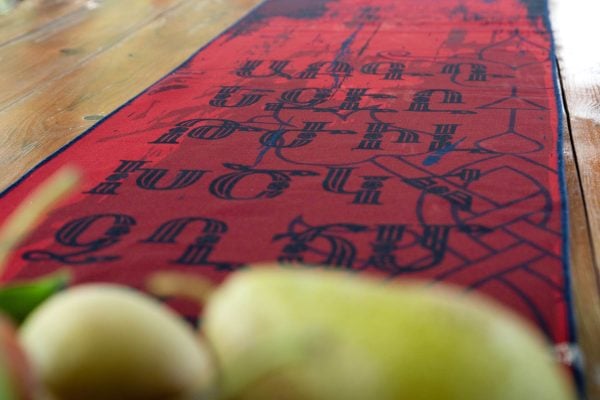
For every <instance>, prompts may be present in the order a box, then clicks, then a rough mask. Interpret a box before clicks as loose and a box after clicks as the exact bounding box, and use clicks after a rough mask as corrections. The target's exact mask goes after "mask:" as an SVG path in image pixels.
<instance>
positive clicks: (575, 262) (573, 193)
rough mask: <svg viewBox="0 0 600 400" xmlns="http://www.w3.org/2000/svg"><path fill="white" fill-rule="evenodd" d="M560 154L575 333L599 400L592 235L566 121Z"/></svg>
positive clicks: (599, 318)
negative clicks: (563, 169)
mask: <svg viewBox="0 0 600 400" xmlns="http://www.w3.org/2000/svg"><path fill="white" fill-rule="evenodd" d="M564 139H565V141H564V147H563V157H564V163H565V177H566V181H567V195H568V198H569V222H570V223H569V238H570V261H571V279H572V284H571V286H572V288H573V301H574V304H575V321H576V326H577V336H578V340H579V343H580V346H581V354H582V355H583V362H584V368H585V381H586V386H587V395H588V398H589V399H600V379H599V378H600V341H598V337H599V336H600V296H599V292H598V276H597V274H596V268H595V265H594V258H593V252H592V245H591V236H590V232H589V229H588V222H587V215H586V212H585V207H584V203H583V196H582V193H581V186H580V181H579V176H578V172H577V165H576V161H575V157H574V154H573V147H572V142H571V136H570V133H569V130H568V125H567V124H566V121H565V129H564Z"/></svg>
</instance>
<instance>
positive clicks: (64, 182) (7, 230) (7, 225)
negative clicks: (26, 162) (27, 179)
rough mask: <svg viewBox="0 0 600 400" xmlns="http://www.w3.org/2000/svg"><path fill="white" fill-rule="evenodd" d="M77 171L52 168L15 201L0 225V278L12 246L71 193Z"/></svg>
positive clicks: (75, 182) (76, 180) (27, 234)
mask: <svg viewBox="0 0 600 400" xmlns="http://www.w3.org/2000/svg"><path fill="white" fill-rule="evenodd" d="M80 176H81V175H80V173H79V171H78V170H76V169H75V168H73V167H70V166H66V167H63V168H61V169H60V170H58V171H57V172H55V173H54V174H53V175H52V176H51V177H50V178H48V179H47V180H46V181H44V182H43V183H42V184H41V185H40V186H39V187H37V188H36V189H35V190H34V191H33V192H32V193H31V194H29V196H27V197H26V198H25V200H23V201H22V202H21V204H19V206H18V207H17V208H16V210H15V211H13V213H12V214H11V215H10V216H9V217H8V219H7V220H6V221H5V222H4V223H3V224H2V226H1V227H0V280H4V279H3V278H5V276H4V272H5V269H6V264H7V262H8V259H9V257H10V255H11V253H12V252H13V251H14V249H15V248H16V247H17V246H18V245H19V244H21V243H22V242H23V241H24V240H25V239H26V238H27V237H28V236H29V235H30V234H31V232H32V231H33V230H34V229H35V228H36V227H37V226H38V225H39V223H40V222H41V220H42V219H43V218H44V217H45V216H46V215H47V214H48V213H49V212H50V211H51V210H52V209H53V208H55V207H56V206H57V204H58V203H59V202H60V201H61V200H63V199H64V198H66V197H67V196H68V195H69V194H71V193H72V192H73V191H74V189H75V188H76V187H77V186H78V184H79V182H80Z"/></svg>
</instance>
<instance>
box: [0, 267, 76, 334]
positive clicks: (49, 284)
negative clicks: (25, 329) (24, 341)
mask: <svg viewBox="0 0 600 400" xmlns="http://www.w3.org/2000/svg"><path fill="white" fill-rule="evenodd" d="M70 281H71V274H70V273H69V272H67V271H61V272H58V273H54V274H52V275H48V276H45V277H42V278H39V279H36V280H33V281H28V282H19V283H14V284H9V285H6V286H2V287H0V311H2V312H4V313H5V314H6V315H8V316H9V317H11V318H12V319H13V321H14V322H16V323H18V324H20V323H21V322H23V320H25V318H26V317H27V316H28V315H29V313H31V312H32V311H33V310H34V309H35V308H36V307H37V306H39V305H40V304H41V303H43V302H44V301H45V300H46V299H47V298H49V297H50V296H52V295H53V294H55V293H57V292H59V291H60V290H62V289H64V288H66V287H67V286H68V284H69V282H70Z"/></svg>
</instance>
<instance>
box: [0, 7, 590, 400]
mask: <svg viewBox="0 0 600 400" xmlns="http://www.w3.org/2000/svg"><path fill="white" fill-rule="evenodd" d="M258 2H259V0H128V1H127V6H126V7H125V6H124V3H123V2H122V1H121V0H27V1H25V2H23V3H22V4H21V5H20V6H19V7H18V8H17V9H16V10H14V11H13V12H12V13H11V14H10V15H9V16H2V17H0V88H1V90H0V132H1V133H0V170H1V171H2V174H0V190H2V189H3V188H5V187H7V186H8V185H9V184H10V183H12V182H14V181H15V180H16V179H18V178H19V177H20V176H21V175H23V174H24V173H25V172H26V171H27V170H29V169H30V168H31V167H33V166H34V165H35V164H37V163H38V162H39V161H40V160H41V159H43V158H45V157H46V156H48V155H49V154H51V153H53V152H54V151H55V150H56V149H58V148H60V147H61V146H63V145H64V144H65V143H67V142H69V141H70V140H72V139H73V138H75V137H76V136H78V135H79V134H80V133H81V132H82V131H84V130H85V129H86V128H88V127H90V126H92V125H93V124H94V123H95V122H96V121H98V120H99V119H101V118H102V117H103V116H105V115H107V114H108V113H110V112H111V111H112V110H113V109H115V108H117V107H118V106H119V105H121V104H122V103H124V102H125V101H127V100H128V99H130V98H131V97H133V96H134V95H135V94H137V93H139V92H140V91H142V90H143V89H145V88H146V87H147V86H149V85H150V84H152V83H153V82H155V81H156V80H158V79H159V78H160V77H162V76H163V75H164V74H165V73H167V72H168V71H170V70H171V69H173V68H174V67H176V66H177V65H179V64H180V63H181V62H182V61H183V60H185V59H186V58H187V57H188V56H189V55H190V54H191V53H193V52H194V51H195V50H196V49H198V48H199V47H201V46H202V45H203V44H204V43H206V42H207V41H208V40H210V39H211V38H212V37H214V36H215V35H217V34H218V33H219V32H221V31H222V30H223V29H225V28H226V27H227V26H229V25H230V24H232V23H233V22H234V21H236V20H237V19H239V18H240V17H241V16H243V15H244V14H245V13H246V12H248V10H249V9H250V8H252V7H253V6H255V5H256V4H257V3H258ZM597 3H598V0H553V1H552V4H551V11H552V20H553V23H554V29H555V34H556V40H557V45H558V59H557V60H556V62H557V63H558V65H559V67H560V72H561V74H560V75H561V83H562V88H563V98H564V102H565V107H566V110H567V121H566V122H567V123H565V124H564V126H565V138H566V139H567V140H565V146H564V149H563V151H564V155H565V161H566V170H567V181H568V182H567V185H568V193H569V200H570V201H569V212H570V230H571V232H570V234H571V259H572V265H573V268H572V269H573V280H574V287H575V290H574V293H575V301H576V305H577V324H578V334H579V337H580V340H581V344H582V349H583V354H584V356H585V360H586V374H587V381H588V392H589V398H590V399H597V398H600V296H599V293H600V290H599V288H600V277H599V271H598V265H600V173H597V172H596V171H600V156H599V155H600V50H597V47H596V45H597V43H596V40H595V37H597V36H598V34H600V24H599V23H598V22H597V16H598V15H600V13H598V12H594V8H596V9H597V10H598V11H600V4H597ZM594 34H596V35H594Z"/></svg>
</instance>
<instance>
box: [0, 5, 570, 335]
mask: <svg viewBox="0 0 600 400" xmlns="http://www.w3.org/2000/svg"><path fill="white" fill-rule="evenodd" d="M544 10H545V8H544V3H543V2H535V1H518V0H420V1H408V0H405V1H398V0H376V1H374V0H337V1H335V0H332V1H325V0H310V1H303V2H300V1H296V0H271V1H267V2H266V3H264V4H263V5H262V6H260V7H259V8H257V9H256V10H254V11H253V13H251V14H250V15H249V16H247V17H246V18H245V19H243V20H242V21H241V22H239V23H238V24H236V25H235V26H233V27H232V28H230V29H229V30H228V31H226V32H225V33H224V34H223V35H221V36H219V37H218V38H217V39H216V40H214V41H213V42H212V43H211V44H210V45H208V46H207V47H206V48H205V49H203V50H201V51H200V52H198V53H197V54H196V55H194V56H193V57H192V58H191V59H190V60H188V61H187V62H186V63H185V64H184V65H182V66H181V67H180V68H178V69H177V70H176V71H174V72H173V73H171V74H170V75H168V76H166V77H165V78H164V79H162V80H160V81H159V82H157V83H156V84H155V85H153V86H152V87H150V88H149V89H147V90H146V91H145V92H144V93H143V94H141V95H140V96H139V97H137V98H135V99H134V100H133V101H131V102H130V103H128V104H126V105H125V106H123V107H122V108H121V109H120V110H118V111H117V112H116V113H114V114H113V115H111V116H110V117H108V118H106V119H105V120H103V121H102V122H101V123H99V124H98V125H97V126H96V127H94V128H93V129H91V130H90V131H88V132H86V133H85V134H84V135H83V136H82V137H81V138H80V140H78V141H76V142H75V143H73V144H72V145H70V146H68V147H67V148H65V149H64V151H61V152H59V153H58V154H56V155H55V156H53V157H51V158H50V159H49V160H48V161H47V162H45V163H43V165H40V166H39V168H37V169H36V170H34V171H33V172H32V173H31V174H30V175H29V176H27V177H26V179H24V180H22V181H21V182H20V183H19V184H17V185H16V186H14V187H13V188H11V189H10V190H8V191H7V192H5V193H4V195H3V198H2V200H1V203H0V204H1V212H0V217H2V218H4V217H6V216H7V215H8V214H9V213H10V212H11V211H12V210H13V209H14V207H15V206H16V205H17V204H18V203H19V202H21V201H22V200H23V199H24V197H25V196H26V194H27V193H29V192H30V191H31V190H32V188H34V187H35V186H36V185H39V184H40V182H42V181H43V180H44V179H46V178H47V177H48V176H49V175H50V174H51V173H52V172H54V171H55V170H57V169H58V168H59V167H60V166H62V165H64V164H67V163H70V164H75V165H77V166H79V167H80V168H81V169H82V170H83V171H84V172H85V183H84V187H83V190H82V192H81V193H79V194H78V195H77V196H75V197H74V198H72V199H71V200H70V201H69V202H68V204H66V205H64V206H63V207H61V208H60V209H57V210H56V211H54V212H53V213H52V214H51V215H50V216H49V217H48V218H47V220H46V221H45V222H44V223H43V224H42V226H40V228H39V229H38V230H37V231H36V232H35V234H34V235H33V236H32V237H31V238H30V239H29V240H28V241H27V242H26V243H25V244H24V245H23V246H22V247H21V248H20V249H19V251H18V252H17V253H16V254H15V255H14V257H13V259H12V261H11V264H10V266H9V270H8V276H9V278H10V279H15V278H23V277H31V276H37V275H41V274H44V273H47V272H49V271H51V270H54V269H56V268H58V267H60V266H62V265H69V266H70V267H71V268H72V269H73V271H75V274H76V277H77V281H78V282H86V281H98V280H108V281H114V282H122V283H126V284H129V285H133V286H140V285H141V284H142V282H143V279H144V277H145V276H146V275H147V274H148V273H149V272H150V271H153V270H156V269H162V268H169V269H178V270H184V271H195V272H197V273H198V274H203V275H206V276H208V277H210V278H212V279H214V280H215V281H220V280H222V279H223V278H224V277H225V276H226V275H227V273H229V272H230V271H233V270H235V269H236V268H239V267H240V266H242V265H244V264H247V263H254V262H262V261H272V260H280V261H290V262H299V261H302V262H305V263H312V264H327V265H329V266H330V268H337V269H343V270H353V271H357V272H361V273H375V274H382V275H384V276H387V277H388V278H389V279H391V280H404V279H426V280H434V281H446V282H450V283H454V284H459V285H462V286H464V287H466V288H468V289H476V290H478V291H481V292H484V293H487V294H489V295H491V296H494V297H496V298H498V299H499V300H501V301H502V302H504V303H505V304H507V305H508V306H510V307H512V308H513V309H515V310H517V311H518V312H520V313H521V314H522V315H524V316H526V317H527V318H529V319H530V320H532V321H533V322H535V323H536V324H537V325H538V326H540V328H542V329H543V330H544V331H545V332H546V334H548V336H549V337H550V338H551V339H552V340H554V341H555V342H565V341H570V340H572V339H573V338H572V337H571V333H570V325H569V304H568V293H569V288H568V280H567V279H566V276H565V275H564V271H565V269H564V264H563V256H564V251H565V250H564V247H563V236H564V234H565V227H564V225H563V222H562V221H563V220H562V218H563V214H562V212H561V206H562V202H561V190H562V189H561V188H562V186H561V183H560V173H559V159H558V158H559V154H558V153H557V148H558V143H559V118H558V110H557V102H556V89H555V85H554V80H553V79H554V75H553V65H552V46H551V37H550V34H549V32H548V28H547V26H546V24H545V20H546V18H545V17H544V15H543V12H544ZM180 306H181V307H182V308H181V309H182V310H183V311H184V312H188V311H185V310H186V307H187V306H183V305H180Z"/></svg>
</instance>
